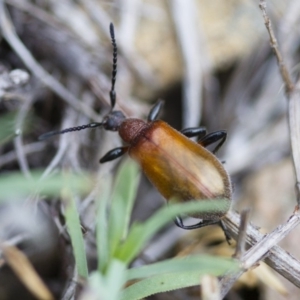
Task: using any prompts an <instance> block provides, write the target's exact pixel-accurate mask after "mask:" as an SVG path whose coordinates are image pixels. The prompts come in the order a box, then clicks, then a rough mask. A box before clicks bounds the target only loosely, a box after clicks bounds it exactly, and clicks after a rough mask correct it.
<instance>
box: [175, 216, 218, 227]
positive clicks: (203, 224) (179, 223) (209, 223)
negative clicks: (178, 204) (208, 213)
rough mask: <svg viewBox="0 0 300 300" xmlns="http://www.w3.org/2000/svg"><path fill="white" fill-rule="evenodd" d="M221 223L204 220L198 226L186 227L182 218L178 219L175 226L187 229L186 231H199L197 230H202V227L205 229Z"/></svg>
mask: <svg viewBox="0 0 300 300" xmlns="http://www.w3.org/2000/svg"><path fill="white" fill-rule="evenodd" d="M219 222H220V221H215V220H203V221H201V222H199V223H197V224H194V225H187V226H186V225H184V224H183V221H182V218H181V217H176V219H175V221H174V223H175V225H177V226H178V227H180V228H182V229H185V230H192V229H197V228H201V227H205V226H208V225H213V224H218V223H219Z"/></svg>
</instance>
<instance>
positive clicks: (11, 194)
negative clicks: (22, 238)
mask: <svg viewBox="0 0 300 300" xmlns="http://www.w3.org/2000/svg"><path fill="white" fill-rule="evenodd" d="M41 176H42V171H38V170H36V171H33V172H32V178H30V179H28V178H25V177H24V175H23V174H22V173H20V172H9V173H3V174H2V175H1V176H0V203H1V201H5V200H6V201H8V200H11V199H17V198H21V197H24V196H27V195H28V194H30V193H37V192H38V193H41V194H43V195H47V196H58V195H59V194H60V193H61V190H62V189H63V188H64V187H65V186H66V185H68V186H71V187H72V189H73V190H74V191H76V192H77V193H83V192H87V191H88V190H89V189H90V187H91V178H89V177H88V176H87V175H85V174H81V175H76V174H67V173H66V172H65V173H60V174H55V175H53V176H51V177H47V178H46V179H43V180H41V179H40V178H41Z"/></svg>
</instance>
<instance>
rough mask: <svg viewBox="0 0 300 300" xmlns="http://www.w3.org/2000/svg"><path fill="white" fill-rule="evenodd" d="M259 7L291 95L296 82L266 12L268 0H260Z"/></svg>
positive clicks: (288, 92)
mask: <svg viewBox="0 0 300 300" xmlns="http://www.w3.org/2000/svg"><path fill="white" fill-rule="evenodd" d="M259 8H260V9H261V11H262V15H263V18H264V21H265V25H266V28H267V30H268V33H269V36H270V44H271V47H272V49H273V51H274V54H275V56H276V59H277V63H278V66H279V70H280V73H281V77H282V80H283V82H284V83H285V91H286V94H287V95H288V96H289V95H290V94H291V93H292V91H293V89H294V84H293V81H292V79H291V76H290V73H289V71H288V69H287V67H286V65H285V63H284V61H283V58H282V55H281V53H280V51H279V48H278V44H277V40H276V37H275V34H274V31H273V28H272V24H271V20H270V18H269V17H268V15H267V12H266V8H267V3H266V0H260V1H259Z"/></svg>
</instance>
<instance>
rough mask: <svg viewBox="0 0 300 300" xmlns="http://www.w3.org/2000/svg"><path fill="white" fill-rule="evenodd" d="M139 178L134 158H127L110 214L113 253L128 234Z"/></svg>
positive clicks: (110, 235) (110, 237)
mask: <svg viewBox="0 0 300 300" xmlns="http://www.w3.org/2000/svg"><path fill="white" fill-rule="evenodd" d="M138 179H139V177H138V167H137V164H136V163H134V162H133V161H132V160H129V159H127V160H125V161H124V162H123V164H122V165H121V167H120V169H119V172H118V174H117V179H116V182H115V184H114V191H113V197H112V204H111V209H110V216H109V225H108V226H109V227H108V231H109V245H110V252H111V253H112V254H113V253H114V252H115V251H116V249H117V248H118V245H119V244H120V242H121V241H122V240H123V239H124V238H125V237H126V236H127V232H128V227H129V222H130V216H131V211H132V207H133V202H134V199H135V195H136V191H137V185H138V181H139V180H138Z"/></svg>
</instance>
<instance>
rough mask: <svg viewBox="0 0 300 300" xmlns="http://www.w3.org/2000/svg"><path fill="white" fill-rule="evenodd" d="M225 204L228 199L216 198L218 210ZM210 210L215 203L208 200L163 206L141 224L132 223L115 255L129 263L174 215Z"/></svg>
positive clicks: (222, 208)
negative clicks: (126, 236)
mask: <svg viewBox="0 0 300 300" xmlns="http://www.w3.org/2000/svg"><path fill="white" fill-rule="evenodd" d="M227 206H228V200H222V199H220V200H218V209H219V210H221V211H224V210H225V208H227ZM212 210H214V211H216V204H215V202H214V203H212V202H211V201H210V200H201V201H200V200H198V201H189V202H186V203H179V204H171V205H168V206H165V207H163V208H162V209H160V210H159V211H158V212H156V213H155V214H154V215H153V216H152V217H150V218H149V219H148V220H147V221H146V222H144V223H143V224H141V223H135V224H133V225H132V227H131V230H130V233H129V235H128V238H127V239H126V241H124V243H123V244H122V245H120V247H119V248H118V249H117V252H116V254H115V257H117V258H119V259H120V260H122V261H124V262H126V263H130V262H131V261H132V259H134V258H135V257H136V256H137V255H138V254H139V252H140V251H141V250H142V248H143V247H145V246H146V243H147V242H148V241H149V240H150V239H151V238H152V237H153V235H154V234H155V233H156V232H158V231H159V230H160V229H161V228H162V227H163V226H165V225H166V224H167V223H169V222H170V221H173V220H174V219H175V217H176V216H178V215H183V214H191V213H197V212H205V211H212Z"/></svg>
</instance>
